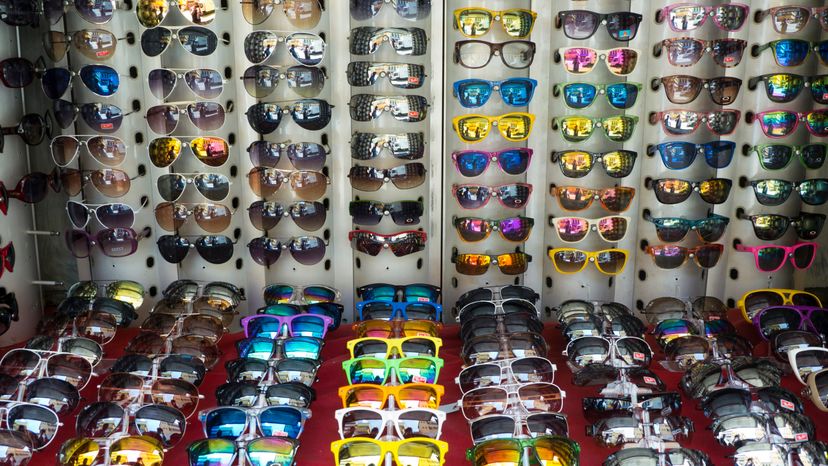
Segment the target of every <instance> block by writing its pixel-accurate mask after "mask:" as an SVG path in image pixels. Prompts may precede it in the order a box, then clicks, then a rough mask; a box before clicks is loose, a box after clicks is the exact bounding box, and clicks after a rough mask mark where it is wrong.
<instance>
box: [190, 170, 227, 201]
mask: <svg viewBox="0 0 828 466" xmlns="http://www.w3.org/2000/svg"><path fill="white" fill-rule="evenodd" d="M193 185H195V187H196V189H197V190H198V192H199V193H201V195H202V196H204V197H206V198H207V199H209V200H211V201H221V200H223V199H225V198H226V197H227V195H228V194H229V193H230V180H229V179H228V178H227V177H226V176H224V175H219V174H215V173H203V174H201V175H198V176H196V177H195V178H193Z"/></svg>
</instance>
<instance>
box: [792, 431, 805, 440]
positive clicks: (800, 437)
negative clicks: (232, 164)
mask: <svg viewBox="0 0 828 466" xmlns="http://www.w3.org/2000/svg"><path fill="white" fill-rule="evenodd" d="M794 441H795V442H807V441H808V433H807V432H800V433H798V434H795V435H794Z"/></svg>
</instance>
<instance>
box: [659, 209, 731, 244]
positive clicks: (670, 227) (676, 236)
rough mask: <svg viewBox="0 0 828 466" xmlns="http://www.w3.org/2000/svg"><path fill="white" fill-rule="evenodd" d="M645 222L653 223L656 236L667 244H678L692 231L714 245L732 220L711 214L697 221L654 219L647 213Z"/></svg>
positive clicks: (666, 218) (673, 218) (674, 218)
mask: <svg viewBox="0 0 828 466" xmlns="http://www.w3.org/2000/svg"><path fill="white" fill-rule="evenodd" d="M644 220H646V221H648V222H652V224H653V225H654V226H655V229H656V236H658V239H660V240H661V241H664V242H666V243H677V242H679V241H681V240H683V239H684V238H685V236H687V234H688V233H689V232H690V231H691V230H692V231H695V232H696V234H697V235H698V237H699V239H700V240H702V241H704V242H707V243H713V242H716V241H718V240H719V239H720V238H721V237H722V235H724V232H725V229H726V228H727V225H728V223H730V219H729V218H727V217H723V216H721V215H718V214H709V215H708V216H707V217H705V218H699V219H695V220H690V219H686V218H683V217H657V218H656V217H653V216H652V215H650V214H649V213H648V212H645V215H644Z"/></svg>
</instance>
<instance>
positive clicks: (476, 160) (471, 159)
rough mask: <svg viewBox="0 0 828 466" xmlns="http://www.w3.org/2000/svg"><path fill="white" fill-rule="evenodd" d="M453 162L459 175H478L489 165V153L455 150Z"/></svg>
mask: <svg viewBox="0 0 828 466" xmlns="http://www.w3.org/2000/svg"><path fill="white" fill-rule="evenodd" d="M455 162H456V163H457V169H458V170H459V171H460V174H461V175H463V176H467V177H473V176H478V175H480V174H482V173H483V172H484V171H485V170H486V168H487V167H488V166H489V154H488V153H487V152H474V151H463V152H457V153H456V157H455Z"/></svg>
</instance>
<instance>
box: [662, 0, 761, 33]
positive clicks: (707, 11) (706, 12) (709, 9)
mask: <svg viewBox="0 0 828 466" xmlns="http://www.w3.org/2000/svg"><path fill="white" fill-rule="evenodd" d="M723 5H728V6H735V7H738V8H741V9H742V10H744V12H745V20H744V21H743V22H742V25H741V26H739V29H725V28H723V27H722V26H721V24H719V22H718V21H716V19H715V18H713V17H711V16H710V13H711V12H712V11H713V9H714V8H717V7H719V6H722V5H716V6H701V5H697V4H695V3H674V4H672V5H668V6H666V7H664V8H662V9H661V18H662V21H665V22H667V23H668V24H669V26H670V29H672V30H673V31H674V32H687V31H695V30H696V29H701V27H702V26H704V23H706V22H707V18H708V17H711V18H713V19H712V21H713V24H715V25H716V27H718V28H719V29H721V30H722V31H732V32H736V31H740V30H741V29H742V28H743V27H745V23H747V22H748V20H749V19H750V18H749V15H750V7H749V6H747V5H745V4H744V3H725V4H723ZM683 6H690V7H695V8H704V16H703V17H702V20H701V23H699V27H697V28H694V29H676V28H674V27H673V22H672V21H670V12H671V11H673V10H675V9H676V8H679V7H683Z"/></svg>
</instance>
